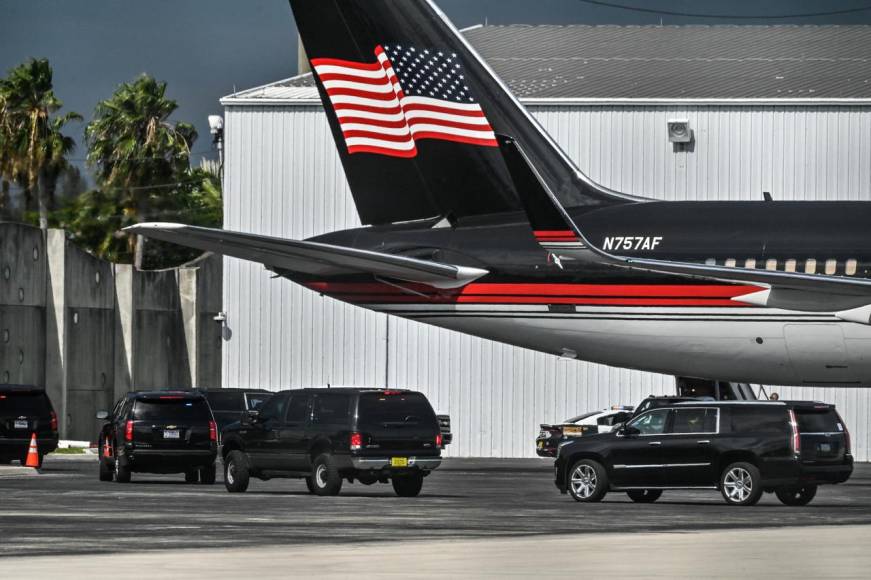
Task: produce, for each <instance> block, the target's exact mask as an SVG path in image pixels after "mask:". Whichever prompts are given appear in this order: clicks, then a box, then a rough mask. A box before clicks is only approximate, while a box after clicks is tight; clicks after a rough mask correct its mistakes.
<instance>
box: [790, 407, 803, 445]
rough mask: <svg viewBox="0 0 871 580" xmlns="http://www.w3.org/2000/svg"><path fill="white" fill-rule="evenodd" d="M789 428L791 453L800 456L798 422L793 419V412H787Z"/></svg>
mask: <svg viewBox="0 0 871 580" xmlns="http://www.w3.org/2000/svg"><path fill="white" fill-rule="evenodd" d="M789 426H790V428H791V429H792V438H791V443H792V445H791V446H792V452H793V453H794V454H796V455H801V433H799V432H798V420H796V418H795V411H793V410H792V409H790V410H789Z"/></svg>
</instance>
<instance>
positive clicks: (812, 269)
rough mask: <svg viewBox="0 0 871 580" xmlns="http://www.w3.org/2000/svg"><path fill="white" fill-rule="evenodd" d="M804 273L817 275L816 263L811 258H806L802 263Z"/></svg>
mask: <svg viewBox="0 0 871 580" xmlns="http://www.w3.org/2000/svg"><path fill="white" fill-rule="evenodd" d="M804 273H805V274H816V273H817V261H816V260H814V259H813V258H808V259H807V260H805V263H804Z"/></svg>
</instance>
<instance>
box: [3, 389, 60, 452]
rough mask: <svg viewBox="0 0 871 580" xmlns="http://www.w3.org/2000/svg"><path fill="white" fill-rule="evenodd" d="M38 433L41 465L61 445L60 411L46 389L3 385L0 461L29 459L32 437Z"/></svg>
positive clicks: (37, 440)
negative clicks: (58, 419)
mask: <svg viewBox="0 0 871 580" xmlns="http://www.w3.org/2000/svg"><path fill="white" fill-rule="evenodd" d="M34 434H35V435H36V446H37V450H38V451H39V465H40V466H41V465H42V458H43V456H45V454H46V453H51V452H52V451H54V450H55V449H57V440H58V436H57V413H55V412H54V408H53V407H52V406H51V401H50V400H49V398H48V395H46V394H45V391H44V390H43V389H40V388H38V387H33V386H24V385H0V464H4V463H9V462H10V461H12V460H13V459H18V460H19V461H21V465H24V462H25V461H26V460H27V450H28V449H29V447H30V439H31V438H32V437H33V435H34Z"/></svg>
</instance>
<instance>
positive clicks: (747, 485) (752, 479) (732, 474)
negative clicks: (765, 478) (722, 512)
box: [720, 461, 763, 506]
mask: <svg viewBox="0 0 871 580" xmlns="http://www.w3.org/2000/svg"><path fill="white" fill-rule="evenodd" d="M720 492H721V493H722V494H723V499H725V500H726V503H727V504H729V505H735V506H750V505H756V503H757V502H759V499H760V498H761V497H762V492H763V489H762V476H761V474H760V473H759V469H758V468H757V467H756V466H755V465H753V464H752V463H746V462H743V461H739V462H737V463H732V464H731V465H728V466H727V467H726V469H724V470H723V473H722V474H721V475H720Z"/></svg>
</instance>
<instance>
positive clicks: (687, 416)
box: [671, 409, 717, 434]
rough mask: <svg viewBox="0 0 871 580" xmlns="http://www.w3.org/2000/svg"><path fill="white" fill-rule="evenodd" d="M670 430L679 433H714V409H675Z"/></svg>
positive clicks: (715, 412) (715, 411)
mask: <svg viewBox="0 0 871 580" xmlns="http://www.w3.org/2000/svg"><path fill="white" fill-rule="evenodd" d="M673 413H674V420H673V421H672V428H671V432H672V433H674V434H681V433H716V432H717V410H716V409H675V410H674V411H673Z"/></svg>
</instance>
